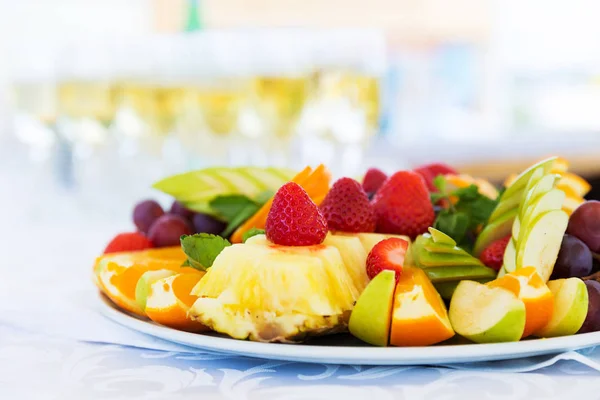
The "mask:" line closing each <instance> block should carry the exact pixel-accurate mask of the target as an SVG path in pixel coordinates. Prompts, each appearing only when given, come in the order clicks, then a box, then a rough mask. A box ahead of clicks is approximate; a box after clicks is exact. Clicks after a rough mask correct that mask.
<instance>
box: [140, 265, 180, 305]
mask: <svg viewBox="0 0 600 400" xmlns="http://www.w3.org/2000/svg"><path fill="white" fill-rule="evenodd" d="M172 275H175V272H174V271H171V270H167V269H159V270H156V271H146V272H144V273H143V274H142V276H141V277H140V279H139V280H138V281H137V284H136V285H135V302H136V303H137V304H138V305H139V306H140V308H141V309H142V310H145V309H146V300H147V299H148V291H149V290H150V285H152V284H153V283H154V282H156V281H157V280H159V279H163V278H167V277H169V276H172Z"/></svg>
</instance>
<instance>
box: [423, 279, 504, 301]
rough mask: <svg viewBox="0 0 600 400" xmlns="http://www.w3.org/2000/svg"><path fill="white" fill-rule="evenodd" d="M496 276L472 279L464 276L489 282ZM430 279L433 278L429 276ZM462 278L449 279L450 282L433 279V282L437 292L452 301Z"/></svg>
mask: <svg viewBox="0 0 600 400" xmlns="http://www.w3.org/2000/svg"><path fill="white" fill-rule="evenodd" d="M428 277H429V275H428ZM494 278H495V277H490V278H486V279H472V278H464V279H466V280H470V281H475V282H479V283H488V282H490V281H491V280H492V279H494ZM429 279H431V277H429ZM462 280H463V279H462V278H461V280H452V281H448V282H435V283H433V281H432V283H433V286H434V287H435V290H437V292H438V293H439V294H440V296H441V297H442V299H444V300H448V301H450V299H452V295H453V294H454V291H455V290H456V287H457V286H458V284H459V283H460V282H462Z"/></svg>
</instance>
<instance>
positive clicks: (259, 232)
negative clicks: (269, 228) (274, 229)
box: [242, 228, 265, 242]
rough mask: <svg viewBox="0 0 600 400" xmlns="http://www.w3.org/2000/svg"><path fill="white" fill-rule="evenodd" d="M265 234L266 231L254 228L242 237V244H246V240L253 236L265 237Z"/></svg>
mask: <svg viewBox="0 0 600 400" xmlns="http://www.w3.org/2000/svg"><path fill="white" fill-rule="evenodd" d="M264 234H265V230H264V229H258V228H252V229H250V230H249V231H248V232H246V233H244V234H243V235H242V242H246V240H248V239H250V238H251V237H252V236H256V235H264Z"/></svg>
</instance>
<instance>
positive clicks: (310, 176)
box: [231, 164, 331, 243]
mask: <svg viewBox="0 0 600 400" xmlns="http://www.w3.org/2000/svg"><path fill="white" fill-rule="evenodd" d="M330 181H331V173H330V172H329V170H328V169H327V167H325V166H324V165H323V164H321V165H319V166H318V167H317V168H316V169H315V170H314V171H313V170H312V168H310V167H306V168H305V169H304V170H302V171H301V172H300V173H299V174H298V175H296V176H295V177H294V178H293V179H292V182H295V183H297V184H299V185H300V186H302V188H303V189H304V190H306V193H308V195H309V196H310V198H311V199H312V200H313V201H314V202H315V204H317V205H319V204H321V202H322V201H323V199H324V198H325V196H326V195H327V193H328V192H329V182H330ZM272 203H273V198H271V199H270V200H269V201H267V202H266V203H265V204H264V205H263V206H262V207H261V208H260V209H259V210H258V211H257V212H256V213H255V214H254V215H253V216H252V217H250V218H249V219H248V220H247V221H246V222H244V223H243V224H242V225H241V226H240V227H239V228H237V229H236V231H235V232H234V233H233V235H232V236H231V242H232V243H241V242H242V237H243V235H244V233H246V232H247V231H249V230H250V229H252V228H258V229H264V228H265V224H266V222H267V216H268V214H269V210H270V209H271V204H272Z"/></svg>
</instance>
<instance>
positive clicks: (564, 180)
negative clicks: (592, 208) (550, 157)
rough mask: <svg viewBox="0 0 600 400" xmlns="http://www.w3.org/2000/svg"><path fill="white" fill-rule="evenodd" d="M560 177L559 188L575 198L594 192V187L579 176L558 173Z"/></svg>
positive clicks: (569, 173)
mask: <svg viewBox="0 0 600 400" xmlns="http://www.w3.org/2000/svg"><path fill="white" fill-rule="evenodd" d="M553 172H554V171H553ZM556 173H558V174H559V175H560V180H559V181H558V184H557V185H556V187H557V188H559V189H561V190H564V191H568V192H569V193H572V194H573V195H575V196H579V197H583V196H585V195H586V194H588V193H589V191H590V190H592V185H590V184H589V182H588V181H586V180H585V179H583V178H582V177H580V176H579V175H576V174H573V173H571V172H556Z"/></svg>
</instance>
